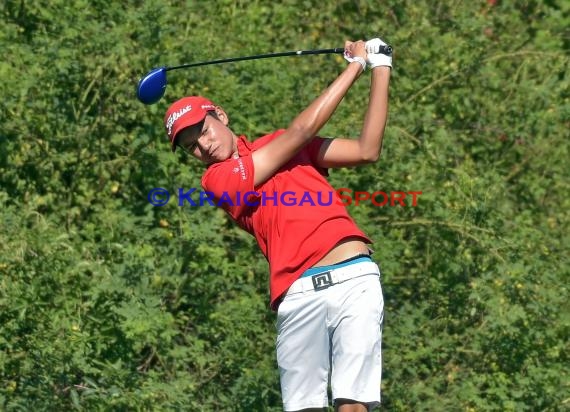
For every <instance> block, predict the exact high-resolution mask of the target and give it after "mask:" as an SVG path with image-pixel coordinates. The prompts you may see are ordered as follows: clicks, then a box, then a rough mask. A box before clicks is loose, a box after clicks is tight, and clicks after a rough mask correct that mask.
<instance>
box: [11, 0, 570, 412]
mask: <svg viewBox="0 0 570 412" xmlns="http://www.w3.org/2000/svg"><path fill="white" fill-rule="evenodd" d="M569 13H570V3H568V2H565V1H562V0H558V1H557V0H550V1H546V0H545V1H501V0H498V1H492V0H488V1H452V0H443V1H439V2H432V1H426V0H419V1H411V0H400V1H395V0H391V1H383V2H379V1H366V0H350V1H349V0H339V1H336V2H320V1H313V0H305V1H292V0H284V1H281V2H279V3H277V2H270V1H247V2H246V1H231V0H226V1H213V2H206V1H183V0H178V1H175V0H170V1H167V0H148V1H116V0H94V1H86V0H66V1H63V0H50V1H47V0H30V1H23V0H21V1H12V0H6V1H4V2H2V5H0V19H1V20H0V21H1V25H2V30H1V31H0V47H1V50H2V59H1V61H0V76H1V78H2V81H1V82H0V94H1V96H2V98H1V101H0V121H1V125H2V127H1V131H0V139H1V140H0V205H1V208H0V213H1V220H0V221H1V226H0V227H1V229H0V410H4V411H29V410H33V411H70V410H78V411H171V410H172V411H181V410H185V411H279V410H281V398H280V390H279V381H278V372H277V365H276V362H275V356H274V340H275V330H274V320H275V317H274V316H275V315H274V313H272V312H271V311H270V310H269V308H268V303H269V296H268V273H267V272H268V267H267V263H266V261H265V260H264V258H263V256H262V255H261V253H260V252H259V251H258V250H257V246H256V244H255V242H254V240H253V238H252V237H251V236H249V235H248V234H246V233H243V232H241V231H240V230H239V229H238V228H237V227H236V225H234V224H233V223H232V222H230V221H229V220H228V218H227V217H226V216H225V215H224V214H223V212H221V211H219V210H216V209H215V208H213V207H201V208H192V207H190V206H186V207H178V206H177V203H176V201H173V200H171V202H170V203H169V204H168V205H167V206H164V207H153V206H151V205H150V204H149V202H148V200H147V194H148V191H149V190H150V189H152V188H155V187H163V188H167V189H168V190H171V191H175V190H176V188H179V187H182V188H186V189H189V188H192V187H196V188H199V187H200V186H199V182H200V176H201V171H202V166H201V165H200V164H199V163H198V162H197V161H194V160H192V159H189V158H187V157H185V156H184V155H183V154H181V153H178V152H177V153H176V154H172V153H171V152H170V150H169V145H168V142H167V139H166V136H165V133H164V130H163V126H162V118H163V115H164V112H165V110H166V108H167V107H168V105H169V103H171V102H172V101H174V100H176V99H178V98H179V97H182V96H184V95H187V94H203V95H206V96H208V97H209V98H211V99H212V100H214V101H215V102H216V103H217V104H219V105H221V106H222V107H223V108H224V109H225V110H226V111H227V112H228V113H229V114H230V117H231V126H232V128H233V129H234V131H236V133H243V134H246V135H248V136H249V137H250V138H251V139H255V138H256V137H258V136H261V135H263V134H264V133H267V132H270V131H272V130H273V129H276V128H280V127H287V125H288V123H289V122H290V121H291V120H292V119H293V118H294V116H295V115H296V114H297V113H298V112H299V111H300V110H302V109H303V108H304V107H305V106H307V105H308V104H309V103H310V102H311V100H312V99H313V98H315V97H316V96H317V95H318V94H319V93H320V91H321V90H323V89H324V88H326V86H327V85H328V84H329V83H330V82H331V81H332V80H334V78H335V77H336V75H337V74H338V73H340V71H341V70H342V69H343V68H344V66H345V64H346V63H345V61H344V60H343V59H342V57H341V56H339V55H325V56H307V57H285V58H279V59H269V60H260V61H248V62H240V63H230V64H226V65H218V66H206V67H199V68H194V69H189V70H180V71H173V72H169V73H168V80H169V85H168V87H167V90H166V95H165V97H164V98H163V99H162V100H161V101H160V102H159V103H158V104H156V105H152V106H145V105H143V104H141V103H140V102H139V101H137V100H136V95H135V88H136V85H137V82H138V80H139V79H140V78H141V77H142V76H143V75H144V74H146V73H147V72H148V71H149V70H150V69H151V68H153V67H159V66H165V65H168V66H171V65H178V64H182V63H190V62H195V61H203V60H211V59H219V58H225V57H237V56H246V55H250V54H258V53H267V52H279V51H289V50H298V49H317V48H331V47H342V46H343V45H344V41H345V40H355V39H368V38H372V37H376V36H381V37H382V38H384V39H385V40H386V41H387V42H388V43H390V44H392V45H393V46H394V49H395V55H394V69H393V73H392V80H391V89H390V105H391V106H390V118H389V122H388V126H387V129H386V135H385V143H384V151H383V154H382V157H381V159H380V161H379V162H378V163H377V164H374V165H371V166H367V167H361V168H356V169H341V170H335V171H332V172H331V177H330V181H331V183H332V184H333V186H334V187H337V188H338V187H349V188H353V189H354V190H367V191H377V190H382V191H387V192H389V191H414V190H416V191H422V192H423V194H422V195H421V196H420V197H419V200H418V205H417V207H410V206H406V207H376V206H374V205H372V204H371V203H365V204H362V205H360V206H358V207H355V206H349V210H350V212H351V214H352V215H353V216H354V218H355V220H356V221H357V223H358V224H359V225H360V226H361V227H362V228H363V230H365V232H366V233H367V234H368V235H369V236H371V237H372V238H373V239H374V242H375V243H374V245H373V247H374V249H375V250H376V253H375V255H374V256H375V258H376V260H377V261H378V262H379V263H380V265H381V267H382V273H383V286H384V293H385V299H386V308H385V309H386V315H385V325H384V374H383V384H382V392H383V406H382V408H381V410H386V411H464V412H472V411H533V412H535V411H563V410H569V409H570V380H569V377H568V365H569V363H568V362H569V359H568V353H569V335H570V327H569V325H570V320H569V317H570V308H569V306H568V280H569V270H568V267H569V256H570V253H569V252H570V247H569V245H570V236H569V214H570V212H569V210H570V196H569V190H570V179H569V177H570V176H569V175H570V173H569V172H570V166H569V160H570V156H569V143H568V137H569V132H568V130H569V126H570V121H569V119H570V106H569V76H568V66H569V53H568V51H569V42H570V31H569V27H570V17H569ZM368 90H369V73H365V74H364V75H363V76H362V77H361V78H360V79H359V80H358V82H357V84H355V86H354V87H353V88H352V89H351V90H350V92H349V94H348V95H347V96H346V98H345V100H344V101H343V103H342V104H341V106H340V107H339V109H338V111H337V112H336V113H335V115H334V117H333V118H332V119H331V121H330V122H329V123H328V124H327V125H326V126H325V128H324V129H323V131H322V133H321V134H322V135H324V136H350V137H357V136H358V133H359V127H360V125H361V124H362V120H363V116H364V111H365V109H366V103H367V97H368ZM355 339H358V337H355Z"/></svg>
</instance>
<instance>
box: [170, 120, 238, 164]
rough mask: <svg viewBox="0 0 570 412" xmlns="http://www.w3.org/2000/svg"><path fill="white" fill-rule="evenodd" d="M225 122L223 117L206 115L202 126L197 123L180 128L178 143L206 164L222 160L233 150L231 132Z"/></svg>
mask: <svg viewBox="0 0 570 412" xmlns="http://www.w3.org/2000/svg"><path fill="white" fill-rule="evenodd" d="M226 124H227V122H225V117H222V118H221V119H216V118H214V117H212V116H206V118H205V119H204V123H203V124H202V128H200V127H199V125H197V126H194V127H189V128H187V129H184V130H182V131H181V132H180V138H179V140H178V144H179V145H180V146H181V147H182V148H183V149H184V150H186V151H187V152H188V153H190V154H191V155H192V156H194V157H195V158H197V159H199V160H201V161H202V162H204V163H205V164H206V165H210V164H212V163H218V162H223V161H224V160H227V159H229V158H230V157H231V156H232V154H233V152H234V147H233V146H234V145H233V142H234V139H233V133H232V131H231V130H230V129H229V128H228V127H227V126H226Z"/></svg>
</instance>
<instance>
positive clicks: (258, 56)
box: [165, 46, 392, 70]
mask: <svg viewBox="0 0 570 412" xmlns="http://www.w3.org/2000/svg"><path fill="white" fill-rule="evenodd" d="M391 52H392V48H391V47H390V46H386V47H384V49H383V50H382V51H381V53H384V54H387V53H391ZM332 53H336V54H340V53H344V48H342V47H337V48H334V49H320V50H297V51H288V52H281V53H267V54H256V55H255V56H245V57H231V58H228V59H220V60H211V61H207V62H199V63H188V64H181V65H180V66H172V67H166V68H165V70H176V69H183V68H186V67H196V66H206V65H208V64H220V63H230V62H239V61H243V60H257V59H268V58H271V57H284V56H302V55H305V54H332Z"/></svg>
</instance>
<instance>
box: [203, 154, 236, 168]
mask: <svg viewBox="0 0 570 412" xmlns="http://www.w3.org/2000/svg"><path fill="white" fill-rule="evenodd" d="M231 157H232V156H231V153H223V152H220V151H216V153H213V154H212V156H208V157H206V158H202V159H201V160H202V162H204V164H206V165H207V166H210V165H213V164H215V163H221V162H225V161H226V160H228V159H229V158H231Z"/></svg>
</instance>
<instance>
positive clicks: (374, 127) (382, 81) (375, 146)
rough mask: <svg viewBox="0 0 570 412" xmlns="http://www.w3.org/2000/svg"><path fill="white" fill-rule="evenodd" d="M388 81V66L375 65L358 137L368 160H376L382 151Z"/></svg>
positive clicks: (386, 115)
mask: <svg viewBox="0 0 570 412" xmlns="http://www.w3.org/2000/svg"><path fill="white" fill-rule="evenodd" d="M389 83H390V68H389V67H377V68H375V69H373V70H372V80H371V85H370V98H369V103H368V109H367V111H366V115H365V117H364V125H363V126H362V132H361V134H360V138H359V139H358V142H359V144H360V151H361V153H362V157H363V158H364V159H368V160H370V161H376V160H378V157H379V156H380V152H381V151H382V140H383V138H384V129H385V127H386V121H387V119H388V86H389Z"/></svg>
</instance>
